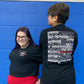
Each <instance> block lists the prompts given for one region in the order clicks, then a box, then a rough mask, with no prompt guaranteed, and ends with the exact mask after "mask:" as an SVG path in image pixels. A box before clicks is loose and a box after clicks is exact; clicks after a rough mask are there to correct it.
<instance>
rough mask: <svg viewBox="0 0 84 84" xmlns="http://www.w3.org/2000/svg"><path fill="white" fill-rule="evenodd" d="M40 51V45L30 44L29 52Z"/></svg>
mask: <svg viewBox="0 0 84 84" xmlns="http://www.w3.org/2000/svg"><path fill="white" fill-rule="evenodd" d="M38 51H40V48H39V46H37V45H35V46H30V47H29V49H28V52H29V53H36V52H38Z"/></svg>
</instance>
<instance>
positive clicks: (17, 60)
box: [8, 27, 42, 84]
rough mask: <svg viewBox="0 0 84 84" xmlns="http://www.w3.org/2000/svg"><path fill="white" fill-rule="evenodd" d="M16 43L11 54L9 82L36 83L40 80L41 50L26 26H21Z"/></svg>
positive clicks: (9, 83) (18, 83)
mask: <svg viewBox="0 0 84 84" xmlns="http://www.w3.org/2000/svg"><path fill="white" fill-rule="evenodd" d="M15 42H16V45H15V47H14V49H13V50H12V51H11V53H10V54H9V58H10V61H11V64H10V73H9V76H8V84H35V83H36V81H37V80H38V78H37V75H38V71H39V70H38V69H39V64H40V63H41V62H42V60H41V52H40V49H39V47H38V46H36V45H35V44H34V42H33V40H32V37H31V34H30V32H29V30H28V28H26V27H20V28H19V29H18V30H17V32H16V36H15Z"/></svg>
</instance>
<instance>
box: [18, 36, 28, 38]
mask: <svg viewBox="0 0 84 84" xmlns="http://www.w3.org/2000/svg"><path fill="white" fill-rule="evenodd" d="M25 37H27V36H17V38H25Z"/></svg>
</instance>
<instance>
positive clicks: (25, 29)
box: [13, 27, 35, 50]
mask: <svg viewBox="0 0 84 84" xmlns="http://www.w3.org/2000/svg"><path fill="white" fill-rule="evenodd" d="M19 31H22V32H25V34H26V35H27V37H28V38H29V39H30V40H29V41H30V45H34V46H35V43H34V42H33V40H32V37H31V34H30V32H29V29H28V28H27V27H20V28H19V29H18V30H17V31H16V34H15V43H16V45H15V47H14V49H13V50H15V49H17V48H20V45H19V44H18V43H17V41H16V38H17V33H18V32H19Z"/></svg>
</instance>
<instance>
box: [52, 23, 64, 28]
mask: <svg viewBox="0 0 84 84" xmlns="http://www.w3.org/2000/svg"><path fill="white" fill-rule="evenodd" d="M59 24H63V23H55V24H53V25H52V26H53V27H55V26H57V25H59Z"/></svg>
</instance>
